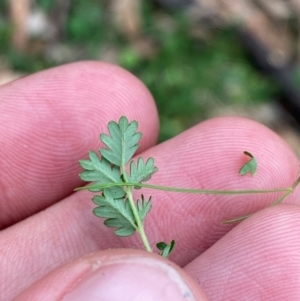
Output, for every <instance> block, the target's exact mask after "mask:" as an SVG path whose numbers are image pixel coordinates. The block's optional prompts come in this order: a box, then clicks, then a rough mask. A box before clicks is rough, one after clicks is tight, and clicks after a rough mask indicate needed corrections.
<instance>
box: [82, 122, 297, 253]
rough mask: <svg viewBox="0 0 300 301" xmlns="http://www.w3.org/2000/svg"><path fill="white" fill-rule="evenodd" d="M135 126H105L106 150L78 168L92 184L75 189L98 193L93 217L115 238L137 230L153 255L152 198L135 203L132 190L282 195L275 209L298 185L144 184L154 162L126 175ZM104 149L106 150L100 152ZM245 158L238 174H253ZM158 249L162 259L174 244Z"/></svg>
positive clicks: (137, 137) (136, 137)
mask: <svg viewBox="0 0 300 301" xmlns="http://www.w3.org/2000/svg"><path fill="white" fill-rule="evenodd" d="M137 127H138V124H137V122H136V121H132V122H130V123H129V122H128V120H127V118H126V117H125V116H122V117H121V118H120V120H119V122H118V123H117V122H114V121H111V122H110V123H109V124H108V130H109V133H110V135H105V134H101V135H100V139H101V140H102V142H103V143H104V144H106V146H107V147H108V148H107V149H100V153H101V154H102V156H103V157H104V156H105V157H104V158H103V157H102V158H101V159H99V157H98V155H97V154H96V153H95V152H90V153H89V160H81V161H80V165H81V166H82V167H83V168H84V169H85V171H83V172H82V173H81V174H80V178H81V179H82V180H83V181H87V182H90V181H94V182H96V183H95V184H92V185H88V186H85V187H80V188H77V189H76V190H81V189H89V190H90V191H93V192H101V193H102V194H101V195H96V196H94V197H93V201H94V203H95V204H96V205H98V206H97V207H96V208H95V209H94V210H93V212H94V214H95V215H96V216H98V217H101V218H104V219H105V221H104V224H105V225H106V226H107V227H111V228H116V230H115V234H116V235H118V236H129V235H132V234H134V233H135V232H136V231H137V232H138V233H139V234H140V236H141V239H142V241H143V244H144V246H145V249H146V250H147V251H149V252H152V248H151V246H150V244H149V241H148V238H147V236H146V234H145V230H144V220H145V217H146V216H147V214H148V213H149V211H150V210H151V207H152V204H151V197H150V198H149V199H148V200H146V199H145V197H144V195H141V199H139V200H137V201H136V203H134V200H133V195H132V190H133V189H134V188H136V189H138V188H141V187H147V188H153V189H159V190H165V191H173V192H184V193H199V194H224V195H228V194H235V195H236V194H249V193H270V192H276V193H278V192H284V194H283V195H282V196H280V197H279V198H278V199H277V200H275V201H274V202H273V203H272V204H271V206H275V205H277V204H279V203H281V202H283V200H284V199H285V198H286V197H287V196H288V195H289V194H290V193H292V192H293V191H294V190H295V188H296V187H297V186H298V185H299V183H300V177H299V178H298V179H297V180H296V181H295V182H294V183H293V184H292V186H291V187H288V188H278V189H269V190H212V189H189V188H178V187H167V186H159V185H154V184H152V185H151V184H144V183H142V182H143V181H146V180H149V179H150V178H151V176H152V175H153V173H155V172H156V171H157V168H156V167H155V166H154V159H153V158H149V159H148V160H147V161H146V162H145V161H144V159H143V158H141V157H140V158H139V159H138V160H137V163H135V162H134V161H133V160H132V161H131V162H130V163H129V164H130V174H127V172H126V166H125V164H126V163H128V162H129V161H130V160H131V159H132V156H133V155H134V152H135V151H136V149H137V146H138V145H137V143H138V141H139V140H140V138H141V133H139V132H137ZM103 150H105V151H104V152H103ZM244 154H245V155H247V156H248V157H250V161H248V162H247V163H246V164H244V166H243V167H242V168H241V169H240V175H244V174H246V173H248V172H251V173H252V175H253V174H254V173H255V172H256V168H257V163H256V160H255V158H254V156H253V155H252V154H251V153H249V152H247V151H245V152H244ZM251 215H252V214H251V213H250V214H247V215H244V216H241V217H238V218H233V219H229V220H226V221H224V223H234V222H237V221H242V220H244V219H246V218H248V217H249V216H251ZM156 246H157V248H158V249H159V250H160V251H161V255H162V256H163V257H168V256H169V255H170V253H171V252H172V251H173V249H174V247H175V241H174V240H172V241H171V243H170V244H167V243H165V242H159V243H158V244H157V245H156Z"/></svg>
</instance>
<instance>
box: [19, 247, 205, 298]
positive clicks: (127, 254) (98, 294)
mask: <svg viewBox="0 0 300 301" xmlns="http://www.w3.org/2000/svg"><path fill="white" fill-rule="evenodd" d="M26 300H30V301H38V300H44V301H77V300H80V301H82V300H85V301H90V300H92V301H96V300H101V301H108V300H109V301H114V300H118V301H119V300H122V301H127V300H130V301H134V300H136V301H140V300H143V301H151V300H155V301H156V300H161V301H164V300H172V301H177V300H185V301H207V300H208V299H207V298H206V297H205V295H204V293H203V291H202V290H201V289H200V288H199V287H198V285H197V284H196V282H195V281H194V280H193V279H192V278H191V277H190V276H188V275H187V274H186V273H185V272H184V271H183V270H182V269H180V268H179V267H178V266H176V265H175V264H173V263H171V262H170V261H168V260H166V259H164V258H162V257H160V256H158V255H155V254H150V253H147V252H144V251H138V250H126V249H123V250H107V251H102V252H98V253H94V254H91V255H89V256H86V257H83V258H80V259H77V260H75V261H73V262H71V263H69V264H67V265H65V266H63V267H61V268H59V269H57V270H55V271H53V272H52V273H50V274H49V275H47V276H46V277H45V278H43V279H41V280H39V281H38V282H36V283H35V284H33V285H32V286H31V287H29V288H28V289H27V290H26V291H24V292H23V293H21V294H20V295H19V296H18V297H17V298H15V299H14V301H26Z"/></svg>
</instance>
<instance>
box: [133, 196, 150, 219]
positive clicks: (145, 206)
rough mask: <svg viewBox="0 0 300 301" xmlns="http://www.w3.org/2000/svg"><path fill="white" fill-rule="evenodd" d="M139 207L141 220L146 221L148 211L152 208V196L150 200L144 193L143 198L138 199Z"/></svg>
mask: <svg viewBox="0 0 300 301" xmlns="http://www.w3.org/2000/svg"><path fill="white" fill-rule="evenodd" d="M136 204H137V208H138V213H139V217H140V219H141V221H144V219H145V217H146V215H147V213H148V212H149V211H150V210H151V207H152V204H151V197H150V198H149V200H148V201H146V200H145V198H144V196H143V195H142V198H141V200H137V203H136Z"/></svg>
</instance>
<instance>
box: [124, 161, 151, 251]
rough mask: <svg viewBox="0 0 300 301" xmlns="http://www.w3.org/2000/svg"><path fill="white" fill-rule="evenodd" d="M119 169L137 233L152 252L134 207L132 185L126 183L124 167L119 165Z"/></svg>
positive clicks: (147, 249) (146, 247)
mask: <svg viewBox="0 0 300 301" xmlns="http://www.w3.org/2000/svg"><path fill="white" fill-rule="evenodd" d="M121 170H122V174H123V179H124V181H125V183H123V185H122V186H125V187H126V188H125V191H126V194H127V197H128V201H129V205H130V208H131V210H132V214H133V216H134V219H135V222H136V226H137V231H138V232H139V234H140V236H141V239H142V242H143V244H144V247H145V249H146V251H148V252H153V251H152V248H151V246H150V244H149V241H148V238H147V235H146V233H145V229H144V224H143V222H142V221H141V219H140V216H139V213H138V211H137V209H136V205H135V203H134V200H133V196H132V189H133V186H131V185H127V184H128V182H127V181H128V179H127V174H126V170H125V167H124V166H123V167H121Z"/></svg>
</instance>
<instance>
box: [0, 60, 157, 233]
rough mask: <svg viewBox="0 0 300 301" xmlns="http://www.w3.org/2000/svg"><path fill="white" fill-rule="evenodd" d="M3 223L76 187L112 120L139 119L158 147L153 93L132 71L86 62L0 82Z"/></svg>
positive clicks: (147, 139) (148, 138)
mask: <svg viewBox="0 0 300 301" xmlns="http://www.w3.org/2000/svg"><path fill="white" fill-rule="evenodd" d="M0 98H1V107H0V110H1V111H0V128H1V134H0V143H1V150H0V165H1V169H2V173H1V178H0V192H1V199H0V229H1V228H4V227H5V226H8V225H10V224H12V223H14V222H17V221H19V220H21V219H23V218H25V217H27V216H29V215H31V214H33V213H35V212H37V211H39V210H41V209H43V208H45V207H47V206H49V205H50V204H52V203H54V202H56V201H58V200H60V199H61V198H63V197H65V196H67V195H69V194H70V193H72V191H73V189H74V188H75V187H77V186H79V185H80V184H82V183H81V182H80V180H79V177H78V173H79V172H80V170H81V169H80V167H79V164H78V163H77V162H78V160H79V159H82V158H84V157H86V155H87V152H88V150H91V149H94V150H97V149H98V148H99V146H100V143H99V133H100V132H103V131H105V128H106V125H107V123H108V122H109V121H110V120H112V119H113V120H118V119H119V118H120V116H121V115H126V116H128V118H130V119H131V120H133V119H137V120H139V129H140V130H142V131H143V134H144V139H143V141H142V143H141V150H145V149H146V148H148V147H150V146H152V145H153V144H154V143H155V141H156V137H157V132H158V122H157V113H156V108H155V104H154V102H153V99H152V97H151V95H150V93H149V92H148V90H147V89H146V88H145V86H144V85H143V84H142V83H141V82H140V81H139V80H137V79H136V78H135V77H134V76H132V75H131V74H130V73H128V72H127V71H125V70H123V69H121V68H119V67H117V66H113V65H110V64H105V63H96V62H84V63H75V64H70V65H66V66H63V67H58V68H54V69H50V70H48V71H44V72H40V73H37V74H35V75H32V76H28V77H26V78H23V79H21V80H18V81H15V82H13V83H10V84H8V85H6V86H3V87H1V89H0Z"/></svg>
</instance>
